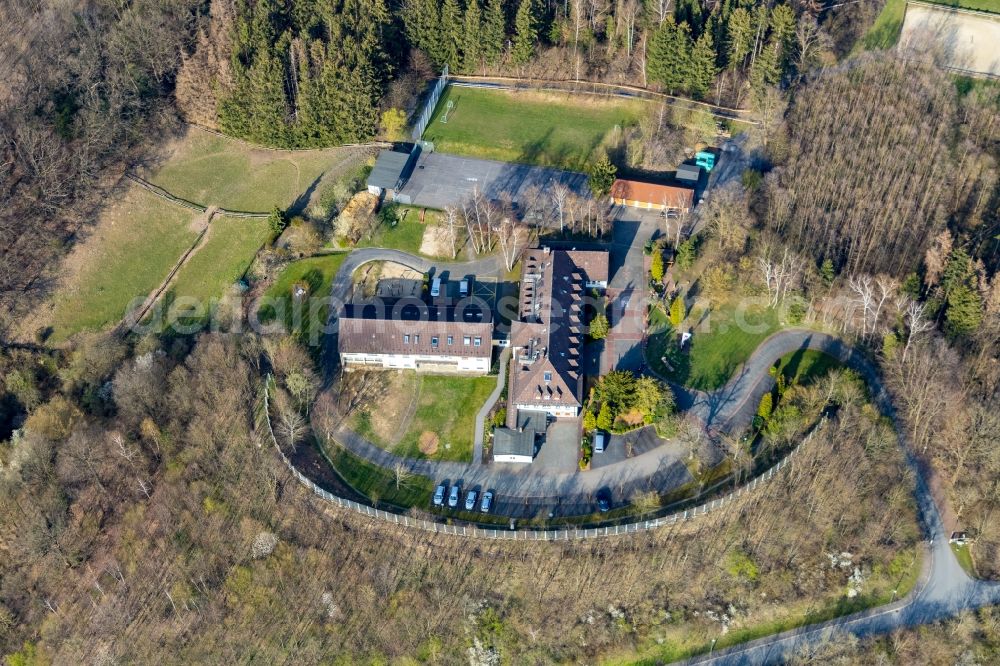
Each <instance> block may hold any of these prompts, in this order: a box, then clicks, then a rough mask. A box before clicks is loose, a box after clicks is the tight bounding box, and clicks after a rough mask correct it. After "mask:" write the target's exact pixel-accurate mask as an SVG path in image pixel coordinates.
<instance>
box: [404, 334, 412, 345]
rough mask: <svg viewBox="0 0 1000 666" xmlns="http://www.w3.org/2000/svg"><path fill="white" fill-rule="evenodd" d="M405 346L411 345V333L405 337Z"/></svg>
mask: <svg viewBox="0 0 1000 666" xmlns="http://www.w3.org/2000/svg"><path fill="white" fill-rule="evenodd" d="M403 344H404V345H408V344H410V334H409V333H407V334H406V335H404V336H403Z"/></svg>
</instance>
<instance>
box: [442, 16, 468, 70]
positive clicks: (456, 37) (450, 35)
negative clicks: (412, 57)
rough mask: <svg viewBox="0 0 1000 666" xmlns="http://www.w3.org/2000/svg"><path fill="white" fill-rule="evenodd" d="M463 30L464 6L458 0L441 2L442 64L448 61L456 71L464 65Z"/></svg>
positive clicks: (449, 65) (450, 66)
mask: <svg viewBox="0 0 1000 666" xmlns="http://www.w3.org/2000/svg"><path fill="white" fill-rule="evenodd" d="M462 30H463V21H462V8H461V7H460V6H459V4H458V0H444V2H443V3H442V4H441V34H440V43H441V64H444V63H447V64H448V67H449V68H451V69H452V70H455V71H457V70H459V69H461V67H462V61H461V46H462V44H463V41H464V40H463V39H462Z"/></svg>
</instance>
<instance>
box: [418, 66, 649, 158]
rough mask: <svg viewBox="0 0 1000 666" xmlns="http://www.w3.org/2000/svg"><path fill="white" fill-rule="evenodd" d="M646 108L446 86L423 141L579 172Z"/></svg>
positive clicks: (456, 151)
mask: <svg viewBox="0 0 1000 666" xmlns="http://www.w3.org/2000/svg"><path fill="white" fill-rule="evenodd" d="M448 102H452V108H451V110H450V111H449V110H448ZM645 109H646V103H645V102H641V101H637V100H636V101H632V100H622V99H618V98H605V97H598V96H592V95H583V94H578V95H570V94H566V93H547V92H546V93H543V92H533V91H507V90H484V89H479V88H463V87H456V86H448V87H447V88H446V89H445V92H444V94H443V95H441V100H440V101H439V102H438V106H437V109H435V111H434V115H433V117H432V118H431V122H430V123H429V124H428V125H427V129H426V131H425V132H424V139H425V140H426V141H431V142H433V143H434V149H435V150H439V151H441V152H445V153H454V154H456V155H466V156H469V157H483V158H487V159H494V160H501V161H505V162H522V163H525V164H540V165H543V166H554V167H561V168H564V169H572V170H577V171H579V170H582V169H583V168H584V167H585V166H586V165H587V163H588V161H589V158H590V156H591V154H592V153H593V152H594V149H595V148H597V147H598V146H600V145H601V144H602V143H603V142H605V141H608V140H611V139H613V138H614V137H613V134H614V132H615V128H619V129H621V128H624V127H628V126H631V125H634V124H636V123H638V121H639V118H640V117H641V116H642V114H643V113H644V111H645ZM445 113H447V122H446V123H445V122H441V121H442V118H443V116H444V115H445Z"/></svg>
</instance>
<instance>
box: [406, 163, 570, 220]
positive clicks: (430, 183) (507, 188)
mask: <svg viewBox="0 0 1000 666" xmlns="http://www.w3.org/2000/svg"><path fill="white" fill-rule="evenodd" d="M559 183H561V184H563V185H565V186H566V187H568V188H569V189H570V190H571V191H572V192H574V193H576V194H578V195H579V196H590V187H589V186H588V185H587V176H586V175H585V174H582V173H576V172H573V171H562V170H559V169H549V168H546V167H536V166H528V165H525V164H511V163H509V162H494V161H492V160H479V159H474V158H471V157H458V156H457V155H447V154H445V153H421V154H420V157H419V158H417V164H416V166H415V167H414V169H413V173H412V174H411V175H410V178H409V180H407V181H406V185H404V186H403V189H402V190H400V191H399V194H398V195H397V198H398V199H401V200H402V201H403V202H404V203H406V202H408V203H412V204H413V205H416V206H427V207H429V208H444V207H445V206H460V205H462V203H463V202H465V201H467V200H468V199H469V198H470V197H472V194H473V192H474V191H477V190H478V191H479V192H482V193H483V194H484V195H485V196H486V197H487V198H489V199H499V198H500V197H501V196H502V195H509V196H510V197H511V199H512V200H513V201H515V202H516V201H519V200H521V199H523V197H524V195H525V193H526V192H527V191H528V190H529V189H530V188H532V187H538V188H541V189H543V190H549V189H551V188H552V187H554V186H555V185H556V184H559Z"/></svg>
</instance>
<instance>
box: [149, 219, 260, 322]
mask: <svg viewBox="0 0 1000 666" xmlns="http://www.w3.org/2000/svg"><path fill="white" fill-rule="evenodd" d="M270 235H271V229H270V227H268V224H267V220H264V219H255V218H236V217H225V216H216V217H215V218H213V219H212V224H211V228H210V229H209V231H208V234H207V236H206V237H205V239H204V240H203V241H202V243H201V245H200V246H199V247H198V249H197V250H196V251H195V252H194V253H193V254H192V255H191V256H190V257H189V258H188V260H187V262H185V264H184V266H183V267H181V269H180V271H178V273H177V276H176V278H175V279H174V282H173V284H172V285H170V288H169V289H168V293H169V294H170V296H169V298H171V299H173V300H176V299H177V298H185V299H194V301H196V302H197V303H198V304H199V307H200V308H201V309H203V310H204V311H205V312H207V311H208V308H209V307H210V306H211V302H212V300H213V299H218V298H221V297H222V296H224V295H225V294H226V290H227V289H229V288H230V287H231V286H232V285H234V284H235V283H236V281H237V280H239V279H240V277H242V275H243V274H244V273H245V272H246V270H247V268H248V267H249V266H250V263H251V262H252V261H253V258H254V257H255V256H256V255H257V251H258V250H259V249H260V248H261V246H262V245H263V244H264V243H265V242H267V240H268V238H270Z"/></svg>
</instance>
